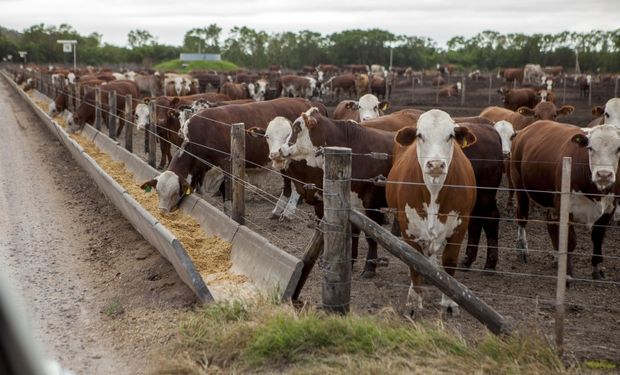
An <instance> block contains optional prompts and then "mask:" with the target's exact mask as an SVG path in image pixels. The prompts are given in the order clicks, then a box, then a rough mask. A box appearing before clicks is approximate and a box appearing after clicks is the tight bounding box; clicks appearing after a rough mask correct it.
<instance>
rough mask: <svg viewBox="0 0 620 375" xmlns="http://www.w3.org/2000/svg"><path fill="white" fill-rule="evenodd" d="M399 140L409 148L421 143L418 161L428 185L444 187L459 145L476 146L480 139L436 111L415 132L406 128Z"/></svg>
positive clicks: (396, 138)
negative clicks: (415, 142)
mask: <svg viewBox="0 0 620 375" xmlns="http://www.w3.org/2000/svg"><path fill="white" fill-rule="evenodd" d="M395 140H396V142H397V143H399V144H400V145H401V146H408V145H410V144H412V143H413V142H414V141H416V140H417V149H416V152H417V159H418V163H419V165H420V169H421V170H422V174H423V178H424V182H425V184H426V185H427V187H428V188H429V189H430V184H433V185H435V186H439V187H441V186H442V185H443V183H444V181H445V179H446V176H447V173H448V169H449V168H450V163H451V161H452V155H453V153H454V144H455V141H456V143H457V144H458V145H460V146H461V147H463V146H466V145H467V144H471V143H474V142H475V141H476V137H475V136H474V135H473V134H472V133H470V132H469V129H467V128H466V127H459V126H458V125H456V124H455V123H454V120H452V118H451V117H450V115H449V114H447V113H446V112H444V111H441V110H438V109H432V110H430V111H428V112H425V113H423V114H422V115H421V116H420V118H419V119H418V123H417V126H416V127H415V128H413V127H410V128H404V129H401V130H400V131H399V132H398V133H396V137H395Z"/></svg>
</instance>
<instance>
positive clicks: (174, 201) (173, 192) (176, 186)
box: [140, 171, 192, 213]
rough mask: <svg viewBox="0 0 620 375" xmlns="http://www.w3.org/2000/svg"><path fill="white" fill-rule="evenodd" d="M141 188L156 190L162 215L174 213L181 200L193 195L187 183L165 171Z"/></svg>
mask: <svg viewBox="0 0 620 375" xmlns="http://www.w3.org/2000/svg"><path fill="white" fill-rule="evenodd" d="M140 188H141V189H144V190H147V191H150V189H151V188H155V190H156V191H157V195H158V196H159V210H160V211H161V212H162V213H170V212H172V211H174V210H175V209H176V208H177V207H178V205H179V203H180V202H181V199H183V197H185V196H186V195H189V194H191V193H192V190H191V188H190V186H189V184H188V183H187V181H185V179H184V178H183V177H181V176H179V175H178V174H176V173H174V172H172V171H164V172H163V173H162V174H160V175H159V176H157V177H155V178H154V179H152V180H149V181H146V182H145V183H143V184H142V185H141V186H140Z"/></svg>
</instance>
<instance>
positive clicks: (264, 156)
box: [142, 98, 325, 212]
mask: <svg viewBox="0 0 620 375" xmlns="http://www.w3.org/2000/svg"><path fill="white" fill-rule="evenodd" d="M311 106H312V103H311V102H310V101H308V100H305V99H299V98H280V99H274V100H269V101H264V102H254V103H249V104H235V105H228V106H223V107H217V108H208V109H205V110H203V111H201V112H199V113H198V114H197V115H196V116H193V117H192V118H191V119H190V120H189V122H188V123H187V133H186V137H185V140H184V142H183V144H182V146H181V149H180V150H178V151H177V152H176V153H175V154H174V157H173V158H172V161H171V162H170V165H169V166H168V169H167V170H166V171H164V172H163V173H161V174H160V175H159V176H157V177H156V178H154V179H153V180H150V181H147V182H145V183H144V184H143V185H142V187H143V188H146V187H147V186H152V187H155V189H156V191H157V193H158V195H159V207H160V209H161V210H162V211H164V212H170V211H172V210H174V209H175V208H176V207H177V205H178V204H179V202H180V201H181V199H182V198H183V197H184V196H185V192H186V187H187V186H189V184H188V182H187V180H186V179H187V178H188V176H189V175H192V176H195V175H202V174H204V173H205V172H206V171H208V170H210V169H211V168H212V167H213V166H217V167H220V168H222V169H223V170H224V171H225V173H226V174H229V173H230V161H229V158H230V156H229V155H230V125H229V124H234V123H244V124H245V126H246V128H248V129H249V128H252V127H260V128H265V127H267V125H268V123H269V121H271V120H272V119H273V118H275V117H277V116H283V117H286V118H288V119H295V118H297V117H298V116H299V113H301V112H304V111H306V110H307V109H308V108H310V107H311ZM322 110H323V111H324V110H325V109H324V108H323V109H322ZM245 152H246V156H245V157H246V161H247V163H248V164H247V167H249V168H252V167H256V165H265V164H266V163H267V162H268V161H269V158H268V147H267V142H265V140H264V138H263V137H259V138H254V137H252V136H251V135H249V134H248V137H246V149H245ZM194 180H197V179H192V181H194ZM224 198H225V199H227V198H228V197H225V196H224Z"/></svg>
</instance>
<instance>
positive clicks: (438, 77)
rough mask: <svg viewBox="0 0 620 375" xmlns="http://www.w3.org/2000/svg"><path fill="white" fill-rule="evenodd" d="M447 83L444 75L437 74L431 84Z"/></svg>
mask: <svg viewBox="0 0 620 375" xmlns="http://www.w3.org/2000/svg"><path fill="white" fill-rule="evenodd" d="M445 83H446V81H444V79H443V77H442V76H435V77H433V80H432V81H431V84H432V85H433V86H441V85H444V84H445Z"/></svg>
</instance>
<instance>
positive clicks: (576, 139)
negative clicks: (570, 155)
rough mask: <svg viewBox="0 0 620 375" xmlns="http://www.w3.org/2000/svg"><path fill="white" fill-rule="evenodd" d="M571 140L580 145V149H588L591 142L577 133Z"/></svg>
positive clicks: (583, 135)
mask: <svg viewBox="0 0 620 375" xmlns="http://www.w3.org/2000/svg"><path fill="white" fill-rule="evenodd" d="M570 140H571V141H573V142H575V143H576V144H578V145H579V147H586V146H587V145H588V144H589V143H590V140H589V139H588V137H587V136H586V135H585V134H582V133H577V134H575V135H573V137H572V138H571V139H570Z"/></svg>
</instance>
